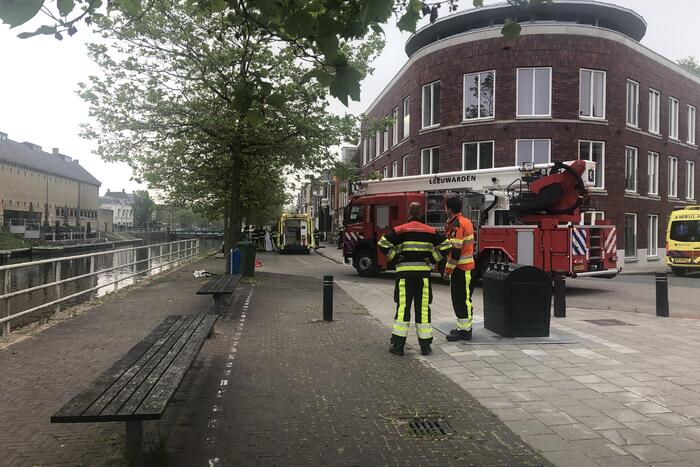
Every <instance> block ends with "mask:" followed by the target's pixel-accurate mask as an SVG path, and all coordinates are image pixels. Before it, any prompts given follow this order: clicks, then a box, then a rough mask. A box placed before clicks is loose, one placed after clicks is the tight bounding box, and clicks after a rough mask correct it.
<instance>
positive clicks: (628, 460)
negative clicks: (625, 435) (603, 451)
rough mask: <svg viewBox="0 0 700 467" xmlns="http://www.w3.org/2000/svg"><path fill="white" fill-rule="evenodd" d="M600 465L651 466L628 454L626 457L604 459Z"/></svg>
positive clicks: (610, 466)
mask: <svg viewBox="0 0 700 467" xmlns="http://www.w3.org/2000/svg"><path fill="white" fill-rule="evenodd" d="M598 465H601V466H603V467H648V466H649V464H647V463H645V462H642V461H640V460H639V459H637V458H636V457H634V456H632V455H630V454H627V453H626V452H625V455H624V456H614V457H604V458H601V459H599V460H598Z"/></svg>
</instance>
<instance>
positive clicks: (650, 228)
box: [647, 214, 659, 258]
mask: <svg viewBox="0 0 700 467" xmlns="http://www.w3.org/2000/svg"><path fill="white" fill-rule="evenodd" d="M658 256H659V216H657V215H656V214H649V215H648V216H647V258H658Z"/></svg>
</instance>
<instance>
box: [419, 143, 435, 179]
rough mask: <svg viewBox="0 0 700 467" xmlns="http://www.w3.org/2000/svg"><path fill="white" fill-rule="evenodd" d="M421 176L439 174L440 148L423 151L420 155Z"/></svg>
mask: <svg viewBox="0 0 700 467" xmlns="http://www.w3.org/2000/svg"><path fill="white" fill-rule="evenodd" d="M420 160H421V164H420V165H421V174H423V175H425V174H436V173H438V172H440V148H429V149H423V150H422V151H421V153H420Z"/></svg>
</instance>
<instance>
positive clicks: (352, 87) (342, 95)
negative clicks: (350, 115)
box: [330, 67, 362, 106]
mask: <svg viewBox="0 0 700 467" xmlns="http://www.w3.org/2000/svg"><path fill="white" fill-rule="evenodd" d="M361 80H362V73H360V71H359V70H357V69H356V68H353V67H347V68H344V69H341V70H339V71H338V72H337V73H336V74H335V79H334V80H333V82H332V83H331V85H330V93H331V95H332V96H333V97H336V98H338V99H339V100H340V102H342V103H343V104H344V105H345V106H347V105H348V96H350V98H351V99H352V100H354V101H359V100H360V81H361Z"/></svg>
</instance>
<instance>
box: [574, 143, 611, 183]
mask: <svg viewBox="0 0 700 467" xmlns="http://www.w3.org/2000/svg"><path fill="white" fill-rule="evenodd" d="M578 158H579V159H581V160H585V161H592V162H595V163H596V170H595V187H596V188H601V189H602V188H605V143H604V142H603V141H579V144H578Z"/></svg>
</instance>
